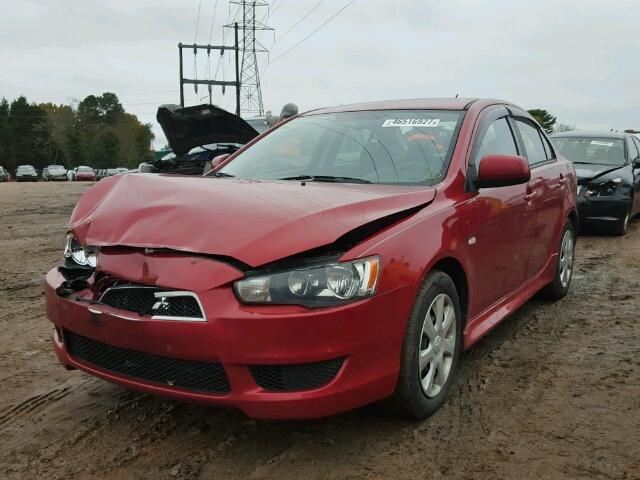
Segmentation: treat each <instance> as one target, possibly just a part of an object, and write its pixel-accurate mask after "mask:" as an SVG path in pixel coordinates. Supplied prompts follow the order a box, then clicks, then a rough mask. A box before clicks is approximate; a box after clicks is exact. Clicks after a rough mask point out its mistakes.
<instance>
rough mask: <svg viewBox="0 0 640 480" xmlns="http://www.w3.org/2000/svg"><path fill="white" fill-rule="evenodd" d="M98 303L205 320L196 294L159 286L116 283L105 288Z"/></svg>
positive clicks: (121, 308)
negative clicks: (121, 284)
mask: <svg viewBox="0 0 640 480" xmlns="http://www.w3.org/2000/svg"><path fill="white" fill-rule="evenodd" d="M99 303H102V304H104V305H108V306H110V307H113V308H117V309H120V310H127V311H129V312H136V313H137V314H138V315H152V316H154V317H158V318H183V319H193V320H204V318H205V317H204V313H203V312H202V308H201V307H200V303H199V302H198V300H197V298H196V296H195V294H193V293H191V292H174V291H166V290H163V289H161V288H155V287H145V286H136V285H132V286H129V285H126V286H116V287H111V288H108V289H107V290H105V292H104V293H103V294H102V296H101V297H100V301H99Z"/></svg>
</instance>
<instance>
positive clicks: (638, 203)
mask: <svg viewBox="0 0 640 480" xmlns="http://www.w3.org/2000/svg"><path fill="white" fill-rule="evenodd" d="M632 141H633V143H634V145H635V146H636V148H637V149H638V152H640V140H638V139H637V138H636V137H633V139H632ZM631 168H632V169H633V184H634V196H633V211H634V213H640V164H633V163H632V165H631Z"/></svg>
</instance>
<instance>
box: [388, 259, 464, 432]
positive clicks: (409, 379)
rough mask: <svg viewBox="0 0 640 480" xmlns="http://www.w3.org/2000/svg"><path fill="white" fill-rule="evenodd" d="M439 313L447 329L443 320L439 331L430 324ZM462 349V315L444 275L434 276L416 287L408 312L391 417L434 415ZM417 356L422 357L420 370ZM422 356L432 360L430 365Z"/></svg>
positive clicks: (452, 284) (436, 273)
mask: <svg viewBox="0 0 640 480" xmlns="http://www.w3.org/2000/svg"><path fill="white" fill-rule="evenodd" d="M439 305H441V306H442V310H439V308H440V307H439ZM438 311H442V312H443V313H442V316H441V318H444V319H447V318H449V321H448V324H447V321H446V320H445V321H444V322H441V325H442V327H438V323H439V322H438V320H437V319H435V320H434V317H437V316H438ZM452 314H453V315H454V317H453V318H451V317H450V315H452ZM429 324H430V325H431V328H429ZM425 327H426V328H425ZM434 327H435V328H434ZM461 344H462V315H461V311H460V300H459V297H458V292H457V291H456V287H455V284H454V283H453V280H451V277H449V276H448V275H447V274H446V273H443V272H440V271H437V270H436V271H433V272H431V273H430V274H429V275H428V276H427V278H426V279H425V281H424V283H423V284H422V286H421V287H420V290H419V291H418V295H417V296H416V300H415V303H414V305H413V308H412V309H411V315H410V317H409V321H408V323H407V329H406V332H405V336H404V341H403V345H402V353H401V358H400V374H399V377H398V383H397V385H396V391H395V393H394V395H393V397H392V398H391V399H390V401H389V406H390V407H391V408H392V409H393V410H394V411H395V412H396V413H399V414H401V415H403V416H409V417H412V418H415V419H419V420H423V419H425V418H427V417H429V416H431V415H433V414H434V413H435V412H436V411H437V410H438V409H439V408H440V407H441V406H442V404H443V403H444V402H445V401H446V399H447V396H448V395H449V390H450V388H451V384H452V382H453V380H454V378H455V375H456V371H457V367H458V356H459V354H460V345H461ZM429 351H430V352H431V354H430V355H429V354H428V352H429ZM421 352H423V353H424V354H425V357H424V358H425V359H424V361H423V362H422V365H423V367H422V368H420V364H421V361H420V359H419V357H420V354H421ZM427 355H429V356H430V357H431V360H430V361H428V360H427ZM440 359H442V360H440ZM441 369H442V370H441ZM429 378H431V382H430V381H429Z"/></svg>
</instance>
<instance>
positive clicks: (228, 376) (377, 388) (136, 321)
mask: <svg viewBox="0 0 640 480" xmlns="http://www.w3.org/2000/svg"><path fill="white" fill-rule="evenodd" d="M99 270H100V272H99V273H100V276H102V278H103V279H104V278H119V279H126V281H127V282H130V283H131V284H135V285H143V286H146V287H149V288H151V287H153V288H156V289H157V288H160V289H162V290H170V291H178V292H183V293H184V292H189V293H192V294H193V295H194V296H195V297H197V299H198V302H199V305H200V308H201V309H202V310H203V314H204V315H203V318H202V319H201V320H196V319H192V320H193V321H189V320H188V319H187V320H186V321H185V319H184V318H181V319H178V318H170V317H166V316H165V317H163V316H162V315H160V316H157V315H156V316H155V317H154V315H152V314H149V313H148V312H134V311H131V310H125V309H122V308H117V307H118V305H124V304H117V303H112V305H106V304H104V302H98V299H97V298H96V293H95V291H96V289H97V287H96V284H94V279H95V277H92V278H91V279H89V280H88V282H87V284H86V285H79V284H77V285H75V286H74V288H73V289H77V291H74V292H68V291H66V290H64V289H62V290H61V286H63V285H64V284H65V282H66V280H65V278H64V277H63V276H62V274H61V273H60V271H58V269H53V270H51V271H50V272H49V273H48V274H47V276H46V285H45V291H46V307H47V315H48V317H49V319H50V320H51V322H53V324H54V335H53V345H54V349H55V352H56V354H57V356H58V358H59V360H60V362H61V363H62V364H63V365H65V366H66V367H67V368H78V369H81V370H84V371H86V372H88V373H91V374H93V375H95V376H97V377H100V378H102V379H104V380H108V381H111V382H114V383H118V384H120V385H123V386H125V387H128V388H132V389H136V390H140V391H144V392H148V393H153V394H157V395H162V396H166V397H170V398H174V399H178V400H183V401H192V402H201V403H209V404H220V405H228V406H233V407H236V408H239V409H241V410H243V411H244V412H245V413H246V414H247V415H249V416H251V417H257V418H314V417H321V416H327V415H332V414H336V413H339V412H342V411H346V410H349V409H352V408H355V407H358V406H361V405H364V404H367V403H371V402H373V401H376V400H379V399H382V398H384V397H386V396H389V395H390V394H391V393H392V392H393V390H394V388H395V384H396V380H397V374H398V370H399V359H400V349H401V344H402V335H403V331H404V322H403V321H400V319H403V318H406V317H407V315H404V313H402V312H408V311H409V310H410V308H411V303H412V299H413V295H414V292H412V291H410V288H408V287H407V288H400V289H398V290H394V291H393V292H390V293H387V294H382V295H376V296H374V297H372V298H369V299H367V300H363V301H360V302H356V303H352V304H348V305H342V306H339V307H331V308H320V309H307V308H304V307H300V306H291V305H288V306H277V305H270V306H248V305H242V304H240V303H239V302H238V301H237V299H236V298H235V296H234V294H233V291H232V288H231V283H232V282H233V280H235V279H237V278H241V277H242V273H241V272H239V271H238V270H237V269H235V268H234V267H232V266H230V265H227V264H224V263H222V262H217V261H214V260H211V259H205V258H195V257H189V256H172V255H169V254H161V255H144V254H142V253H135V254H133V253H130V254H127V255H124V254H123V255H109V254H101V258H100V265H99ZM79 287H80V288H79ZM161 301H164V300H161ZM113 305H116V306H115V307H114V306H113ZM159 318H163V319H159ZM391 319H395V321H393V320H391Z"/></svg>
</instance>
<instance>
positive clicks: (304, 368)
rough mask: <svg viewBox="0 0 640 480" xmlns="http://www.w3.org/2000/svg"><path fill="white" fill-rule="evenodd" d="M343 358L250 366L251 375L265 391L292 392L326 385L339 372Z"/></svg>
mask: <svg viewBox="0 0 640 480" xmlns="http://www.w3.org/2000/svg"><path fill="white" fill-rule="evenodd" d="M343 363H344V358H336V359H333V360H327V361H325V362H317V363H303V364H298V365H252V366H251V367H250V370H251V375H253V379H254V380H255V382H256V383H257V384H258V385H259V386H260V387H262V388H264V389H265V390H273V391H278V392H293V391H300V390H311V389H314V388H319V387H322V386H323V385H326V384H327V383H329V382H330V381H331V380H333V379H334V378H335V376H336V375H337V374H338V372H339V371H340V368H341V367H342V364H343Z"/></svg>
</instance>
